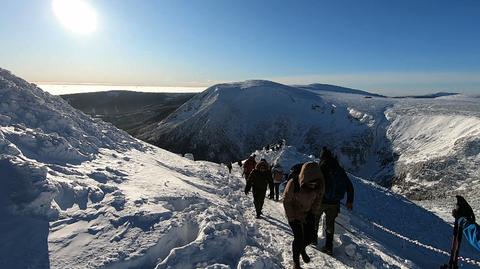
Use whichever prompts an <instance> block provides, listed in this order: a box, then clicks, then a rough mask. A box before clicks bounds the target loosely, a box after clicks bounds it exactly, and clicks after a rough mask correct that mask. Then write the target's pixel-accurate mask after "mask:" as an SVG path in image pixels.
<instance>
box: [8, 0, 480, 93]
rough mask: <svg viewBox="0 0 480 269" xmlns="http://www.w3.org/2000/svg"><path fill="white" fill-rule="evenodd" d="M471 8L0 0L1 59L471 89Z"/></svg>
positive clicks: (118, 81)
mask: <svg viewBox="0 0 480 269" xmlns="http://www.w3.org/2000/svg"><path fill="white" fill-rule="evenodd" d="M478 14H480V2H479V1H474V0H468V1H456V2H452V1H444V0H440V1H433V0H430V1H427V0H425V1H413V0H407V1H400V0H396V1H373V0H369V1H362V2H358V1H346V0H345V1H344V0H340V1H334V2H333V1H315V0H307V1H301V2H298V1H293V0H291V1H275V0H265V1H253V0H246V1H222V0H208V1H182V2H180V1H127V0H116V1H112V0H105V1H98V0H43V1H38V0H5V1H2V8H1V9H0V36H1V37H2V42H1V43H0V67H2V68H5V69H8V70H10V71H12V72H13V73H15V74H16V75H19V76H22V77H23V78H26V79H27V80H29V81H32V82H36V83H38V84H52V83H56V84H83V83H89V84H102V85H104V84H107V85H146V86H162V87H166V86H168V87H196V88H197V89H200V88H205V87H207V86H210V85H213V84H215V83H220V82H231V81H241V80H247V79H267V80H273V81H277V82H280V83H284V84H309V83H328V84H334V85H339V86H345V87H351V88H356V89H361V90H368V91H371V92H375V93H380V94H385V95H390V96H393V95H410V94H423V93H431V92H438V91H449V92H460V93H467V94H471V93H473V94H478V93H480V28H479V27H478V25H480V16H478Z"/></svg>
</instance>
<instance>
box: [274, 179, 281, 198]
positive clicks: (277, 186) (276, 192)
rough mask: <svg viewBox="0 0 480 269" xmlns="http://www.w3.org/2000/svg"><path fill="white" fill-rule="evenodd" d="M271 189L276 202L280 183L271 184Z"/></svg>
mask: <svg viewBox="0 0 480 269" xmlns="http://www.w3.org/2000/svg"><path fill="white" fill-rule="evenodd" d="M273 189H274V191H275V192H274V193H275V200H277V201H278V197H279V196H280V183H273Z"/></svg>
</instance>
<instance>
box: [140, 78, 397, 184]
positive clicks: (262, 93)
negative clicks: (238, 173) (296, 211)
mask: <svg viewBox="0 0 480 269" xmlns="http://www.w3.org/2000/svg"><path fill="white" fill-rule="evenodd" d="M377 126H378V125H377V122H376V121H375V119H373V118H372V117H371V116H369V115H366V114H365V113H358V112H357V111H354V110H351V109H349V108H348V107H346V106H338V105H335V104H332V103H329V102H326V101H325V100H324V99H322V98H321V97H320V96H319V95H318V94H316V93H314V92H311V91H309V90H305V89H300V88H297V87H292V86H287V85H282V84H278V83H274V82H270V81H258V80H255V81H245V82H240V83H231V84H219V85H215V86H212V87H210V88H208V89H207V90H206V91H204V92H203V93H201V94H198V95H197V96H195V97H194V98H192V99H191V100H190V101H188V102H187V103H185V104H184V105H183V106H181V107H180V108H179V109H177V111H175V112H174V113H173V114H171V115H170V116H169V117H167V118H166V119H164V120H163V121H161V122H160V123H159V124H158V127H157V128H154V129H151V130H148V131H146V132H145V134H143V135H141V136H140V137H141V138H142V139H144V140H146V141H149V142H152V143H153V144H156V145H158V146H160V147H162V148H166V149H168V150H172V151H174V152H179V153H185V152H193V153H194V155H195V156H196V157H197V158H199V159H206V160H214V161H223V162H225V161H234V160H238V159H241V158H245V157H246V156H247V155H248V154H249V153H250V152H252V151H254V150H255V149H258V148H262V147H263V146H265V145H267V144H271V143H276V142H277V141H279V140H281V139H286V141H287V143H288V144H289V145H292V146H295V147H297V148H298V149H299V150H300V151H302V152H310V153H316V154H318V153H319V152H320V149H321V147H322V146H326V145H328V146H329V147H331V148H333V149H334V150H335V151H336V152H337V153H338V154H339V155H340V156H342V158H343V160H344V163H345V165H347V166H348V168H349V169H350V170H351V171H354V172H356V173H358V174H361V175H364V176H373V175H375V174H376V173H377V172H378V171H377V170H378V169H382V168H380V167H381V164H380V162H381V161H382V160H380V158H379V157H378V156H379V154H377V152H376V151H375V147H374V146H373V145H374V144H377V143H384V142H385V141H387V139H386V138H385V133H382V132H377V131H376V130H377V129H378V128H377ZM377 135H380V136H382V137H377ZM380 141H381V142H380ZM385 155H388V152H385ZM366 167H368V168H369V169H366Z"/></svg>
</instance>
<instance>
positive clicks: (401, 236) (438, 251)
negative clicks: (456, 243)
mask: <svg viewBox="0 0 480 269" xmlns="http://www.w3.org/2000/svg"><path fill="white" fill-rule="evenodd" d="M356 216H357V217H360V218H361V219H364V221H367V222H370V223H371V224H372V225H373V226H375V227H377V228H379V229H380V230H382V231H384V232H386V233H389V234H391V235H393V236H396V237H398V238H400V239H402V240H404V241H407V242H409V243H411V244H414V245H417V246H419V247H422V248H425V249H428V250H431V251H433V252H437V253H440V254H443V255H446V256H450V253H449V252H447V251H445V250H442V249H438V248H436V247H433V246H430V245H426V244H423V243H421V242H419V241H418V240H413V239H411V238H408V237H406V236H404V235H401V234H399V233H397V232H394V231H392V230H390V229H388V228H386V227H384V226H382V225H380V224H378V223H376V222H374V221H370V220H368V219H366V218H364V217H362V216H358V215H356ZM337 224H339V223H338V222H337ZM341 226H342V227H344V226H343V225H341ZM346 230H347V231H348V232H349V233H351V234H352V235H355V234H354V233H353V232H351V231H350V230H348V229H346ZM458 259H459V260H460V261H463V262H465V263H469V264H473V265H476V266H479V267H480V261H477V260H474V259H471V258H468V257H462V256H459V257H458Z"/></svg>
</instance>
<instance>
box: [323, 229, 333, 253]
mask: <svg viewBox="0 0 480 269" xmlns="http://www.w3.org/2000/svg"><path fill="white" fill-rule="evenodd" d="M325 234H326V240H325V246H324V247H323V248H322V249H321V251H322V252H323V253H325V254H328V255H332V254H333V234H332V233H328V232H325Z"/></svg>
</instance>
